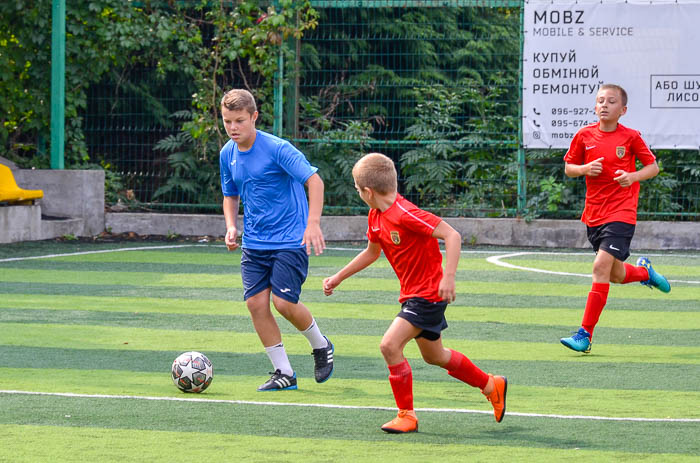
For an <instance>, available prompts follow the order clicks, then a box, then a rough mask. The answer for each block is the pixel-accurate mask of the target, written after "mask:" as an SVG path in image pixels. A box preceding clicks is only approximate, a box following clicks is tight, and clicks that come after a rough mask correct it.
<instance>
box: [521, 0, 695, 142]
mask: <svg viewBox="0 0 700 463" xmlns="http://www.w3.org/2000/svg"><path fill="white" fill-rule="evenodd" d="M524 15H525V20H524V32H525V38H524V39H525V40H524V50H523V60H524V61H523V143H524V145H525V147H526V148H568V147H569V144H570V142H571V139H572V138H573V136H574V134H575V133H576V132H577V131H578V130H579V129H580V128H581V127H583V126H585V125H587V124H589V123H592V122H597V121H598V118H597V117H596V115H595V113H594V110H593V108H594V106H595V94H596V93H597V91H598V86H599V85H600V84H602V83H612V84H617V85H620V86H621V87H623V88H624V89H625V90H626V91H627V94H628V96H629V100H628V102H627V114H625V115H624V116H622V118H621V119H620V123H621V124H623V125H625V126H627V127H630V128H633V129H636V130H639V131H640V132H642V137H643V138H644V140H645V141H646V142H647V144H649V145H650V146H651V148H676V149H693V150H697V149H700V0H693V1H689V0H678V1H676V0H671V1H658V0H654V1H653V2H651V3H650V2H649V1H646V2H644V3H642V2H638V1H633V0H629V1H625V0H612V1H611V0H605V1H600V0H597V1H592V0H578V1H561V0H529V1H528V0H526V2H525V9H524Z"/></svg>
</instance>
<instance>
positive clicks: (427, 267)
mask: <svg viewBox="0 0 700 463" xmlns="http://www.w3.org/2000/svg"><path fill="white" fill-rule="evenodd" d="M352 176H353V178H354V180H355V188H356V189H357V192H358V193H359V194H360V198H362V200H363V201H364V202H365V203H367V205H368V206H369V207H370V208H371V210H370V212H369V216H368V228H367V238H368V240H369V241H368V243H367V248H366V249H365V250H364V251H362V252H360V254H358V255H357V256H356V257H355V258H354V259H353V260H352V261H351V262H350V263H349V264H347V265H346V266H345V267H343V269H342V270H340V271H339V272H338V273H336V274H335V275H333V276H331V277H328V278H326V279H325V280H323V292H324V293H325V294H326V296H330V295H331V294H333V290H334V289H335V288H336V287H337V286H338V285H339V284H340V283H341V282H342V281H343V280H345V279H346V278H348V277H349V276H351V275H354V274H355V273H357V272H359V271H360V270H362V269H364V268H366V267H368V266H369V265H370V264H371V263H372V262H374V261H375V260H377V258H379V255H380V254H381V252H382V251H384V255H385V256H386V258H387V260H389V263H390V264H391V266H392V268H393V269H394V271H395V272H396V275H397V276H398V277H399V282H400V283H401V294H400V296H399V302H401V311H400V312H399V313H398V314H397V316H396V318H395V319H394V321H393V322H392V324H391V326H389V329H388V330H387V331H386V333H384V337H383V338H382V341H381V344H380V346H379V348H380V350H381V352H382V355H383V356H384V360H386V363H387V365H388V367H389V382H390V383H391V389H392V391H393V393H394V398H395V399H396V405H397V406H398V408H399V412H398V415H397V417H396V418H394V419H393V420H391V421H389V422H388V423H386V424H385V425H384V426H382V430H384V431H385V432H389V433H404V432H414V431H417V430H418V419H417V418H416V413H415V411H414V409H413V376H412V373H411V366H410V365H409V364H408V361H407V360H406V358H405V357H404V355H403V350H404V347H405V346H406V344H407V343H408V342H409V341H410V340H411V339H415V340H416V343H417V344H418V348H419V349H420V352H421V355H422V356H423V359H424V360H425V361H426V362H427V363H429V364H431V365H438V366H440V367H442V368H444V369H446V370H447V373H448V374H449V375H451V376H453V377H455V378H457V379H459V380H460V381H463V382H465V383H467V384H469V385H470V386H474V387H478V388H480V389H481V391H482V392H483V394H484V395H485V396H486V398H487V399H488V400H489V401H490V402H491V405H493V409H494V414H495V416H496V421H498V422H500V421H501V420H502V419H503V416H504V414H505V412H506V390H507V386H508V381H507V380H506V378H505V377H503V376H492V375H487V374H486V373H484V372H483V371H481V370H480V369H479V368H478V367H477V366H476V365H474V364H473V363H472V362H471V361H470V360H469V359H468V358H467V357H465V356H464V355H463V354H462V353H460V352H457V351H454V350H451V349H446V348H444V347H443V346H442V339H441V335H440V332H441V331H442V330H444V329H445V328H447V322H446V321H445V309H446V308H447V304H448V303H450V302H452V301H454V300H455V296H456V292H455V274H456V273H457V262H458V261H459V255H460V250H461V245H462V238H461V236H460V235H459V233H457V231H455V230H454V229H453V228H452V227H451V226H449V225H448V224H447V223H446V222H444V221H443V220H442V219H440V218H439V217H437V216H435V215H433V214H431V213H429V212H426V211H423V210H421V209H419V208H418V207H416V206H415V205H413V204H411V203H410V202H409V201H407V200H406V199H404V198H403V197H402V196H401V195H400V194H398V192H397V191H396V183H397V182H396V168H395V167H394V163H393V161H392V160H391V159H389V158H388V157H386V156H384V155H383V154H379V153H370V154H368V155H366V156H364V157H363V158H362V159H360V160H359V161H358V162H357V163H356V164H355V167H353V169H352ZM438 238H439V239H441V240H443V241H444V242H445V254H446V262H445V271H444V273H443V270H442V254H440V247H439V246H438V240H437V239H438Z"/></svg>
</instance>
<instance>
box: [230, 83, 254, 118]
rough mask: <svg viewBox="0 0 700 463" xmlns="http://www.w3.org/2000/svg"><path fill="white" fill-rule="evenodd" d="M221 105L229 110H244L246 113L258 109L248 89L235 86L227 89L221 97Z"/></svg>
mask: <svg viewBox="0 0 700 463" xmlns="http://www.w3.org/2000/svg"><path fill="white" fill-rule="evenodd" d="M221 107H222V108H226V109H228V110H229V111H240V110H242V109H243V110H245V111H247V112H248V114H253V113H254V112H255V111H257V110H258V107H257V105H256V104H255V98H253V94H252V93H250V92H249V91H248V90H243V89H238V88H235V89H233V90H229V91H228V92H226V93H225V94H224V96H223V97H222V98H221Z"/></svg>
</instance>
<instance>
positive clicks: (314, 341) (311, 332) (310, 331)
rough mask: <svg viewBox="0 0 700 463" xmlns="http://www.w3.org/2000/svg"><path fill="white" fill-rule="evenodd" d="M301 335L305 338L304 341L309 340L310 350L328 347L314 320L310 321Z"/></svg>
mask: <svg viewBox="0 0 700 463" xmlns="http://www.w3.org/2000/svg"><path fill="white" fill-rule="evenodd" d="M301 334H303V335H304V336H306V339H308V340H309V344H311V348H312V349H323V348H324V347H326V346H328V341H327V340H326V338H325V337H323V335H322V334H321V330H319V329H318V325H317V324H316V319H315V318H312V319H311V325H309V327H308V328H306V329H305V330H304V331H302V332H301Z"/></svg>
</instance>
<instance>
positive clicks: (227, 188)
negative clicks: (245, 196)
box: [219, 143, 239, 196]
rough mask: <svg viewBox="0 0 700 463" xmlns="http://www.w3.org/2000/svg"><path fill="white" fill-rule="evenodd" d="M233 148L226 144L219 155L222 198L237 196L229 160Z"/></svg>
mask: <svg viewBox="0 0 700 463" xmlns="http://www.w3.org/2000/svg"><path fill="white" fill-rule="evenodd" d="M232 157H233V147H232V146H231V145H230V144H229V143H227V144H225V145H224V147H223V148H222V149H221V152H220V153H219V176H220V177H221V192H222V193H223V194H224V196H239V194H238V188H237V187H236V183H235V182H234V181H233V173H232V172H231V159H232Z"/></svg>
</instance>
